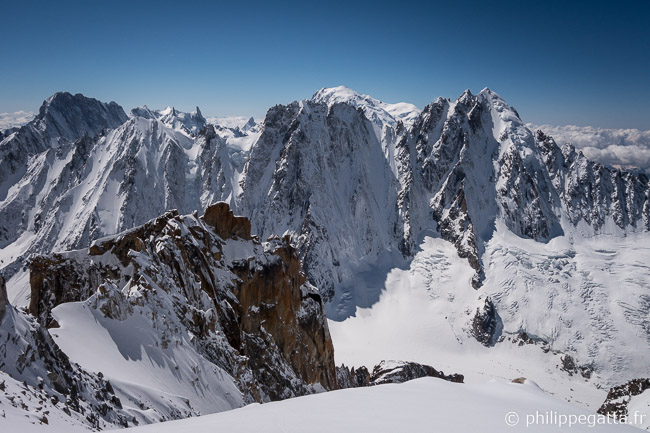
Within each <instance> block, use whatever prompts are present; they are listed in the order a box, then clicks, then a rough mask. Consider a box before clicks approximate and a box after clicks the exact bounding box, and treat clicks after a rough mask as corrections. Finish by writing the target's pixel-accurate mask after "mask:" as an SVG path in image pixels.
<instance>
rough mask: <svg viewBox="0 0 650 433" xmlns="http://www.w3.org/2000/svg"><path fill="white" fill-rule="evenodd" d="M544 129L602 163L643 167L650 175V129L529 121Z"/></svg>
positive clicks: (531, 125)
mask: <svg viewBox="0 0 650 433" xmlns="http://www.w3.org/2000/svg"><path fill="white" fill-rule="evenodd" d="M527 126H528V127H529V128H530V129H533V130H538V129H541V130H542V131H544V133H546V134H547V135H550V136H552V137H553V138H554V139H555V141H556V142H557V143H558V144H559V145H563V144H565V143H571V144H572V145H574V146H575V147H576V149H579V150H581V151H582V153H584V154H585V156H586V157H587V158H589V159H592V160H594V161H598V162H600V163H601V164H605V165H610V166H614V167H621V168H626V169H632V170H639V171H643V172H645V173H646V174H649V175H650V130H646V131H643V130H639V129H606V128H596V127H593V126H575V125H565V126H552V125H533V124H530V123H529V124H527Z"/></svg>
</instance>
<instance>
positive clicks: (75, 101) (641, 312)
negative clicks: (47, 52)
mask: <svg viewBox="0 0 650 433" xmlns="http://www.w3.org/2000/svg"><path fill="white" fill-rule="evenodd" d="M62 95H63V96H62ZM59 99H60V101H58V100H59ZM70 113H73V114H70ZM82 117H83V118H82ZM23 149H24V151H23ZM0 152H2V154H1V156H2V159H1V160H0V165H2V166H3V167H4V166H7V167H8V169H7V170H3V171H2V172H0V173H2V174H0V187H1V189H2V190H4V195H0V199H1V200H2V201H1V202H0V248H2V249H1V250H0V270H2V272H3V273H4V275H5V276H6V278H7V279H8V281H7V288H8V292H9V300H10V301H12V302H13V303H14V304H18V305H25V304H26V303H27V302H28V301H29V298H30V285H29V279H30V272H29V268H28V267H27V266H26V265H27V263H28V262H29V261H28V258H29V257H30V256H32V255H34V254H49V253H51V252H52V251H58V250H71V249H78V248H87V247H88V246H89V245H90V243H91V242H92V241H93V240H96V239H99V238H102V237H104V236H106V235H113V234H115V233H118V232H121V231H123V230H128V229H130V228H132V227H136V226H138V225H140V224H143V223H145V222H146V221H148V220H149V219H151V218H155V217H156V216H158V215H162V214H164V213H165V212H166V211H167V210H169V209H178V210H179V212H180V213H187V214H190V213H192V212H194V211H199V212H203V211H204V210H205V209H206V208H207V207H208V206H209V205H210V204H212V203H214V202H217V201H225V202H227V203H228V204H229V205H230V206H231V207H232V208H233V209H234V210H235V211H236V213H238V214H241V215H245V216H247V217H249V218H250V221H251V226H252V233H255V234H257V235H259V236H260V238H261V239H267V238H269V237H270V236H272V235H281V236H283V238H284V239H287V240H288V241H289V242H290V243H291V244H292V245H293V247H295V248H296V254H297V256H298V257H299V258H300V261H301V266H302V267H303V269H304V271H305V273H306V277H307V280H308V282H309V284H311V285H313V286H314V287H317V288H318V289H319V290H320V292H319V293H320V294H319V295H318V296H322V297H323V299H324V300H325V301H326V311H327V315H328V317H329V318H330V319H333V320H334V321H332V322H330V326H331V328H332V333H333V341H334V345H335V347H336V349H337V355H336V357H337V361H338V362H339V363H341V362H345V364H346V365H355V366H359V365H366V366H371V365H375V364H377V363H379V362H380V361H381V360H382V359H387V358H392V359H404V360H409V361H416V362H420V363H423V364H429V365H435V366H437V367H438V366H440V367H442V368H444V369H445V370H446V371H458V372H460V373H463V374H465V375H466V377H468V378H469V380H470V381H480V380H481V379H484V378H485V377H503V378H509V379H511V378H512V377H509V376H512V374H511V372H512V371H516V372H517V376H526V377H533V378H534V379H535V380H536V381H537V382H538V383H540V384H541V386H542V387H543V388H544V389H547V390H549V391H550V392H553V393H555V394H556V395H558V396H560V397H563V398H565V399H568V400H571V401H577V402H579V403H581V404H584V405H586V406H589V407H592V408H597V407H599V405H600V404H601V403H602V401H603V399H604V398H605V394H606V390H607V389H608V388H609V387H610V386H614V385H618V384H621V383H624V382H627V381H629V380H631V379H635V378H641V377H646V376H647V373H648V371H647V365H648V362H647V360H648V359H650V344H648V343H649V342H650V328H649V327H648V317H650V302H649V301H648V300H649V299H650V292H648V291H649V290H650V287H649V286H648V279H647V274H648V271H650V267H649V266H648V263H650V248H649V247H648V244H649V241H650V234H649V230H650V185H649V180H648V177H647V176H646V175H645V174H642V173H636V172H629V171H625V170H620V169H616V168H612V167H608V166H605V165H602V164H599V163H596V162H594V161H591V160H589V159H588V158H586V157H585V156H584V155H583V154H582V153H580V152H579V151H577V150H576V149H575V148H574V147H572V146H571V145H563V146H558V145H557V144H556V142H555V141H554V140H553V138H552V137H550V136H548V135H547V134H545V133H543V132H538V131H532V130H530V129H529V128H528V127H527V126H526V124H524V123H523V121H522V120H521V119H520V118H519V115H518V113H517V112H516V110H515V109H513V108H512V107H510V106H508V104H507V103H506V102H505V101H504V100H503V99H502V98H501V97H500V96H499V95H497V94H496V93H494V92H492V91H491V90H489V89H483V90H482V91H481V92H479V93H478V94H472V93H471V92H470V91H469V90H468V91H466V92H464V93H463V94H462V95H461V96H460V97H459V98H458V99H457V100H456V101H454V102H451V101H449V100H448V99H445V98H439V99H437V100H436V101H434V102H432V103H431V104H429V105H427V106H426V107H425V108H424V109H423V110H422V111H420V110H418V109H417V108H416V107H414V106H412V105H410V104H386V103H383V102H380V101H378V100H376V99H373V98H371V97H369V96H366V95H360V94H358V93H356V92H354V91H352V90H350V89H347V88H344V87H338V88H332V89H322V90H320V91H318V92H316V94H315V95H314V96H313V97H312V98H311V99H308V100H303V101H297V102H293V103H291V104H288V105H277V106H274V107H272V108H270V109H269V111H268V112H267V115H266V118H265V119H264V122H263V123H261V124H258V123H257V122H255V120H254V119H249V121H247V122H246V123H245V124H244V125H241V124H238V125H235V126H234V127H233V126H231V125H227V124H226V123H223V124H219V122H216V123H213V121H210V122H208V121H206V120H205V119H204V118H203V116H202V115H201V114H200V111H199V110H198V109H197V110H196V112H195V113H190V114H187V113H180V112H178V111H176V110H175V109H173V108H170V109H166V110H160V111H156V110H150V109H148V108H146V107H142V108H137V109H134V110H132V111H131V116H130V117H128V116H126V115H125V114H124V112H123V110H121V108H119V107H117V108H116V106H115V105H114V104H102V103H100V102H98V101H95V100H91V99H88V98H84V97H82V96H81V95H76V96H74V97H73V96H72V95H68V94H57V95H55V96H54V97H52V98H50V100H48V101H46V103H44V106H43V108H41V113H40V114H39V116H38V117H37V118H36V119H35V120H34V121H32V122H30V123H29V124H27V125H25V126H24V127H22V128H21V129H20V130H19V131H15V132H13V133H11V134H10V135H9V136H7V137H5V138H3V139H2V142H0ZM2 190H0V193H2ZM192 224H194V223H192ZM285 235H286V237H285ZM84 260H85V259H84ZM32 263H35V262H34V260H32ZM102 278H103V277H102ZM116 284H117V283H116ZM120 284H122V285H123V284H125V282H123V281H121V280H120ZM117 285H118V286H119V284H117ZM91 295H92V293H90V292H87V293H85V295H84V297H88V296H91ZM84 297H81V298H79V299H74V300H76V301H81V300H82V298H84ZM84 299H85V298H84ZM71 300H72V299H68V301H71ZM31 302H32V303H33V302H37V301H35V300H34V296H33V295H32V296H31ZM39 302H40V301H39ZM65 305H66V304H64V305H63V306H61V307H63V308H61V307H57V308H61V309H62V310H63V309H65V307H64V306H65ZM53 311H54V312H56V311H57V309H56V308H55V309H54V310H53ZM32 312H33V313H37V314H40V313H38V312H37V311H36V310H32ZM71 314H72V313H71ZM64 316H65V315H62V316H61V320H65V317H64ZM39 317H40V316H39ZM41 319H42V324H44V325H47V324H48V323H49V321H50V317H49V316H46V317H45V318H41ZM57 321H58V319H57ZM102 326H103V325H102ZM55 340H56V338H55ZM68 348H69V350H73V345H72V344H70V346H68ZM360 348H362V349H360ZM468 360H471V361H472V362H468ZM81 364H82V363H81ZM82 366H83V364H82ZM88 368H89V369H90V370H91V371H94V370H95V367H88Z"/></svg>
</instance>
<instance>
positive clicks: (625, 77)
mask: <svg viewBox="0 0 650 433" xmlns="http://www.w3.org/2000/svg"><path fill="white" fill-rule="evenodd" d="M0 1H1V2H2V3H1V8H0V10H1V13H2V25H0V38H1V41H2V50H1V51H2V61H1V62H0V112H5V111H16V110H20V109H24V110H32V111H36V110H37V109H38V107H39V106H40V104H41V102H42V101H43V99H45V98H46V97H48V96H49V95H50V94H52V93H54V92H56V91H59V90H67V91H70V92H73V93H77V92H81V93H84V94H85V95H87V96H92V97H95V98H98V99H101V100H106V101H108V100H115V101H116V102H118V103H120V104H121V105H123V106H124V107H125V109H127V110H128V109H130V108H131V107H133V106H136V105H143V104H147V105H149V106H150V107H156V108H158V107H164V106H166V105H174V106H176V108H178V109H181V110H191V109H193V108H194V106H196V105H198V106H200V107H201V109H202V111H203V112H204V114H206V115H213V116H215V115H216V116H224V115H254V116H256V117H263V115H264V113H265V112H266V109H267V108H268V107H269V106H271V105H274V104H277V103H288V102H290V101H292V100H295V99H302V98H308V97H310V96H311V95H312V94H313V93H314V92H315V91H316V90H318V89H319V88H321V87H330V86H335V85H339V84H343V85H346V86H348V87H351V88H353V89H355V90H357V91H359V92H362V93H367V94H370V95H373V96H375V97H376V98H379V99H381V100H384V101H387V102H398V101H408V102H412V103H414V104H416V105H417V106H419V107H420V108H422V107H423V106H424V105H426V104H427V103H428V102H430V101H432V100H433V99H435V98H436V97H437V96H445V97H451V98H452V99H453V98H456V97H457V96H459V95H460V94H461V93H462V91H463V90H464V89H466V88H469V89H471V90H472V91H473V92H477V91H479V90H481V89H482V88H483V87H485V86H487V87H490V88H491V89H492V90H494V91H496V92H497V93H499V94H501V96H503V97H504V98H505V99H506V101H508V102H509V103H510V104H511V105H513V106H514V107H515V108H517V110H518V111H519V113H520V114H521V116H522V118H523V119H524V121H526V122H533V123H550V124H558V125H561V124H578V125H593V126H601V127H616V128H619V127H634V128H642V129H650V30H649V29H650V24H649V20H650V1H648V0H643V1H637V2H631V1H616V2H608V3H605V2H599V1H576V2H571V1H568V0H567V1H562V2H560V1H558V2H556V1H534V2H533V1H526V0H519V1H499V2H490V1H487V0H486V1H476V2H457V1H445V2H439V3H438V2H433V1H432V2H427V1H421V2H410V1H405V0H402V1H391V2H382V1H373V2H355V1H352V0H348V1H343V2H339V1H316V2H312V1H308V0H305V1H302V2H282V1H269V2H259V3H258V2H254V1H249V2H246V1H237V0H231V1H229V2H227V3H219V2H191V1H183V2H181V1H175V2H167V1H144V0H143V1H135V0H132V1H128V2H126V1H125V2H122V1H111V2H99V1H92V0H86V1H78V2H77V1H63V0H62V1H43V2H33V1H27V0H20V1H18V0H13V1H8V0H0Z"/></svg>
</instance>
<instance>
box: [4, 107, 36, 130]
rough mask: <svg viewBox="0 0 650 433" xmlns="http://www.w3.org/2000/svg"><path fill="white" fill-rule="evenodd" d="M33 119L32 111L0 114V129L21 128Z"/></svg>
mask: <svg viewBox="0 0 650 433" xmlns="http://www.w3.org/2000/svg"><path fill="white" fill-rule="evenodd" d="M33 118H34V112H32V111H22V110H21V111H16V112H14V113H0V129H8V128H13V127H14V126H21V125H24V124H25V123H27V122H29V121H30V120H32V119H33Z"/></svg>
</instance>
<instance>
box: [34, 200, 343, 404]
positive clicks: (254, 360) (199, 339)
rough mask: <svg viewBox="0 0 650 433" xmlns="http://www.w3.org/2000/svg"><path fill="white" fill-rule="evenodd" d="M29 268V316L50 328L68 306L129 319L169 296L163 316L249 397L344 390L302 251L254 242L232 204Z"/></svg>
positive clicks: (167, 217) (161, 221)
mask: <svg viewBox="0 0 650 433" xmlns="http://www.w3.org/2000/svg"><path fill="white" fill-rule="evenodd" d="M30 272H31V275H30V283H31V289H32V300H31V305H30V312H31V313H32V314H33V315H34V316H36V317H37V319H38V321H39V322H40V323H41V324H42V325H50V326H56V323H53V322H52V315H51V311H52V309H53V308H54V307H56V306H57V305H59V304H61V303H63V302H71V301H83V300H86V299H88V298H89V297H91V296H93V299H94V298H95V297H96V298H97V299H96V300H95V301H94V302H95V303H96V304H97V305H101V307H98V309H99V310H100V311H101V312H102V313H103V314H104V315H105V316H106V317H109V318H112V319H116V320H124V318H125V317H127V316H128V315H129V314H132V310H133V307H134V306H135V305H137V304H138V303H142V302H143V299H149V298H150V297H152V296H153V297H164V298H165V299H168V300H170V301H171V304H172V305H173V309H172V310H171V311H168V310H165V311H160V312H159V313H158V314H159V315H160V316H163V315H165V316H166V317H168V322H169V323H172V322H173V321H172V319H169V318H170V317H176V318H178V320H179V321H180V323H182V325H183V326H184V327H185V328H186V330H187V331H188V332H190V334H191V335H194V336H195V337H196V339H195V344H196V346H197V347H198V349H199V351H200V352H201V353H202V355H203V356H205V357H206V358H207V359H208V360H209V361H211V362H214V363H215V364H216V365H218V366H219V367H221V368H223V369H224V370H226V371H227V372H229V373H230V374H231V375H232V376H233V377H234V378H235V379H236V381H237V383H238V385H239V387H240V389H241V390H242V393H243V394H244V396H245V398H246V399H247V400H248V401H268V400H278V399H283V398H288V397H294V396H297V395H303V394H308V393H311V392H314V391H316V390H318V389H335V388H337V381H336V370H335V367H334V349H333V346H332V341H331V339H330V335H329V330H328V328H327V321H326V318H325V314H324V311H323V304H322V301H321V298H320V295H319V294H318V290H317V289H316V288H315V287H313V286H311V285H310V284H309V283H307V282H306V278H305V276H304V274H303V273H302V272H301V268H300V262H299V259H298V257H297V256H296V252H295V249H294V248H293V247H291V246H290V244H289V242H288V238H286V239H283V240H280V239H279V238H277V237H273V238H271V239H270V240H269V242H266V243H260V242H258V241H257V240H255V239H253V237H252V236H251V234H250V222H249V221H248V220H247V219H246V218H242V217H236V216H234V215H233V212H232V211H231V210H230V208H229V207H228V205H227V204H226V203H217V204H215V205H213V206H209V207H208V208H207V209H206V212H205V214H204V215H203V216H202V217H200V218H199V217H197V216H196V215H194V216H191V215H186V216H182V215H178V213H177V212H175V211H171V212H168V213H166V214H164V215H162V216H160V217H158V218H156V219H154V220H151V221H149V222H148V223H146V224H144V225H142V226H140V227H136V228H134V229H132V230H129V231H126V232H124V233H121V234H118V235H116V236H113V237H109V238H104V239H100V240H98V241H96V242H94V243H93V244H92V245H91V247H90V248H89V250H88V251H87V252H81V251H75V252H71V253H62V254H53V255H50V256H41V257H37V258H35V259H34V260H32V263H31V266H30ZM109 286H110V287H116V288H118V289H122V290H117V291H115V290H113V289H109ZM134 292H139V293H140V295H139V296H137V297H135V296H134V297H133V299H131V298H130V296H131V294H132V293H134ZM142 294H145V296H142ZM154 299H155V298H154ZM145 302H149V300H147V301H145ZM151 302H155V301H151ZM160 305H166V304H165V303H162V302H161V303H160ZM224 340H225V341H224ZM222 343H223V344H222Z"/></svg>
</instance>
